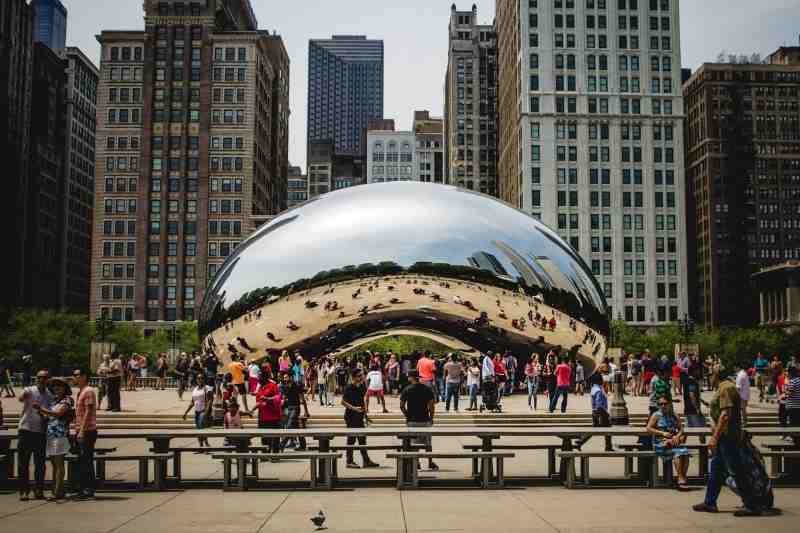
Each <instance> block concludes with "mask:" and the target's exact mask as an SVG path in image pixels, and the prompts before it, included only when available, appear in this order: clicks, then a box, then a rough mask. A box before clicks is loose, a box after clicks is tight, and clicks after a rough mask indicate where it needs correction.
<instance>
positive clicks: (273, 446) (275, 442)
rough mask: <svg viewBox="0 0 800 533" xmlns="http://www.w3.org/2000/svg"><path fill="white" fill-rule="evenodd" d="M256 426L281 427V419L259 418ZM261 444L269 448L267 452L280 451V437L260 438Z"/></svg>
mask: <svg viewBox="0 0 800 533" xmlns="http://www.w3.org/2000/svg"><path fill="white" fill-rule="evenodd" d="M258 428H259V429H281V421H280V420H259V421H258ZM261 445H262V446H266V447H267V448H269V453H280V451H281V439H278V438H272V437H270V438H266V437H262V438H261Z"/></svg>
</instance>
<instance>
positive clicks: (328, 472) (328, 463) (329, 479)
mask: <svg viewBox="0 0 800 533" xmlns="http://www.w3.org/2000/svg"><path fill="white" fill-rule="evenodd" d="M335 461H336V459H335V458H334V457H331V458H328V459H325V480H324V486H325V490H333V463H334V462H335Z"/></svg>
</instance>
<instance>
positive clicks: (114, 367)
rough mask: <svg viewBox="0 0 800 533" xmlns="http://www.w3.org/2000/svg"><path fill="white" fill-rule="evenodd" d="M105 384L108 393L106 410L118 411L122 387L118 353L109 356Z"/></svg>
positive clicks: (120, 364)
mask: <svg viewBox="0 0 800 533" xmlns="http://www.w3.org/2000/svg"><path fill="white" fill-rule="evenodd" d="M106 385H107V394H108V410H109V411H111V412H113V413H119V412H120V410H121V409H122V401H121V398H120V390H121V389H122V361H121V360H120V358H119V354H118V353H114V354H112V356H111V364H110V365H109V367H108V371H107V372H106Z"/></svg>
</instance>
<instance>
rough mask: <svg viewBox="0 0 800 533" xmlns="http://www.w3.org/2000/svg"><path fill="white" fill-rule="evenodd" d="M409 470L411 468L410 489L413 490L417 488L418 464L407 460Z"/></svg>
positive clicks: (415, 461) (413, 460)
mask: <svg viewBox="0 0 800 533" xmlns="http://www.w3.org/2000/svg"><path fill="white" fill-rule="evenodd" d="M408 462H409V468H411V487H412V488H414V489H418V488H419V463H418V462H417V460H416V459H409V460H408Z"/></svg>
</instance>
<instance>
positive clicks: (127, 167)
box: [106, 156, 139, 172]
mask: <svg viewBox="0 0 800 533" xmlns="http://www.w3.org/2000/svg"><path fill="white" fill-rule="evenodd" d="M138 170H139V156H131V157H106V172H114V171H118V172H130V171H133V172H135V171H138Z"/></svg>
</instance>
